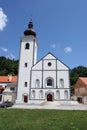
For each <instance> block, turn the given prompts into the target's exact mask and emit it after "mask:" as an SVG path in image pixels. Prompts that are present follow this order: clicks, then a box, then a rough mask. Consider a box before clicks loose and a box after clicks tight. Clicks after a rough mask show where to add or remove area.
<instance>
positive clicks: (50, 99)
mask: <svg viewBox="0 0 87 130" xmlns="http://www.w3.org/2000/svg"><path fill="white" fill-rule="evenodd" d="M47 101H53V95H52V94H50V93H49V94H47Z"/></svg>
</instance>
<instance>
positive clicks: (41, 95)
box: [40, 90, 43, 98]
mask: <svg viewBox="0 0 87 130" xmlns="http://www.w3.org/2000/svg"><path fill="white" fill-rule="evenodd" d="M40 98H43V91H42V90H40Z"/></svg>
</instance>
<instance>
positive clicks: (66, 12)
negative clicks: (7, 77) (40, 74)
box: [0, 0, 87, 68]
mask: <svg viewBox="0 0 87 130" xmlns="http://www.w3.org/2000/svg"><path fill="white" fill-rule="evenodd" d="M31 15H32V20H33V24H34V29H35V30H36V33H37V39H38V60H39V59H41V58H42V57H43V56H44V55H46V54H47V53H48V52H51V53H53V54H54V55H55V56H56V57H57V58H58V59H60V60H61V61H62V62H64V63H65V64H66V65H67V66H69V67H70V68H74V67H77V66H79V65H82V66H87V60H86V59H87V58H86V56H87V51H86V50H87V0H43V1H41V0H0V56H5V57H7V58H8V57H9V58H11V59H19V48H20V38H21V37H22V36H23V35H24V34H23V33H24V31H25V29H26V28H27V26H28V23H29V20H30V17H31Z"/></svg>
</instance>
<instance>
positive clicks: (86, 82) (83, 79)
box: [79, 77, 87, 85]
mask: <svg viewBox="0 0 87 130" xmlns="http://www.w3.org/2000/svg"><path fill="white" fill-rule="evenodd" d="M79 79H80V80H81V81H82V82H83V83H84V84H85V85H87V78H86V77H79Z"/></svg>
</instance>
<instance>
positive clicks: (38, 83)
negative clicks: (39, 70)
mask: <svg viewBox="0 0 87 130" xmlns="http://www.w3.org/2000/svg"><path fill="white" fill-rule="evenodd" d="M35 86H36V88H39V87H40V80H39V79H36V83H35Z"/></svg>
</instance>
